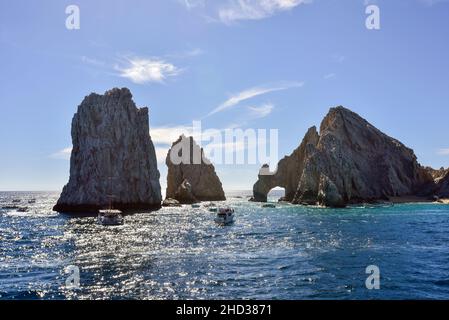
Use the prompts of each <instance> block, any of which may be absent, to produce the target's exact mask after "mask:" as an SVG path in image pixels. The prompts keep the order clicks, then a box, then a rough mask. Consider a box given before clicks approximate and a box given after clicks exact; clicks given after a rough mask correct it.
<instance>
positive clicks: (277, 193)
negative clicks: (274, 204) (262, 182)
mask: <svg viewBox="0 0 449 320" xmlns="http://www.w3.org/2000/svg"><path fill="white" fill-rule="evenodd" d="M284 197H285V188H283V187H274V188H273V189H271V190H270V191H269V192H268V194H267V201H268V200H273V199H274V200H275V201H278V200H279V199H284Z"/></svg>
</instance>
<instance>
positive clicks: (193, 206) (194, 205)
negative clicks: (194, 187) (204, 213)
mask: <svg viewBox="0 0 449 320" xmlns="http://www.w3.org/2000/svg"><path fill="white" fill-rule="evenodd" d="M200 207H201V205H200V204H199V203H194V204H192V208H200Z"/></svg>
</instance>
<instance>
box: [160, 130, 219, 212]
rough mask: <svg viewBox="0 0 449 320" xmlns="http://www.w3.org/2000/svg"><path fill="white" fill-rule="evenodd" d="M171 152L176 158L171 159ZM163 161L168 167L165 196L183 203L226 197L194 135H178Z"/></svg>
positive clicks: (217, 199) (212, 167) (213, 169)
mask: <svg viewBox="0 0 449 320" xmlns="http://www.w3.org/2000/svg"><path fill="white" fill-rule="evenodd" d="M186 151H187V152H186ZM183 152H184V153H183ZM172 156H173V157H175V158H177V159H176V160H179V161H173V160H174V159H172ZM165 163H166V165H167V167H168V174H167V191H166V198H167V199H174V200H177V201H178V202H179V203H183V204H189V203H195V202H199V201H222V200H226V197H225V193H224V191H223V186H222V184H221V181H220V179H219V178H218V176H217V174H216V172H215V168H214V166H213V164H212V163H210V162H209V160H208V159H207V158H205V156H204V151H203V149H202V148H200V147H199V146H198V145H197V143H196V142H195V141H194V139H193V137H186V136H184V135H182V136H180V137H179V139H178V140H176V141H175V142H174V143H173V145H172V147H171V148H170V150H169V151H168V153H167V158H166V160H165ZM166 201H167V200H166Z"/></svg>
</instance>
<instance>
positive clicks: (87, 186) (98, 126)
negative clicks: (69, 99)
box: [53, 88, 162, 212]
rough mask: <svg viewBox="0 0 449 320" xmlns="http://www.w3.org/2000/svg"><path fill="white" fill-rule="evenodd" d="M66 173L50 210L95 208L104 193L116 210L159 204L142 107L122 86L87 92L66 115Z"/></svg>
mask: <svg viewBox="0 0 449 320" xmlns="http://www.w3.org/2000/svg"><path fill="white" fill-rule="evenodd" d="M72 144H73V149H72V153H71V158H70V179H69V182H68V184H67V185H66V186H65V187H64V189H63V191H62V194H61V196H60V198H59V200H58V202H57V204H56V205H55V206H54V208H53V210H54V211H58V212H97V211H98V210H100V209H104V208H107V206H108V204H109V197H113V206H114V208H115V209H119V210H122V211H129V210H153V209H159V208H160V206H161V200H162V195H161V186H160V183H159V177H160V175H159V171H158V169H157V160H156V153H155V149H154V145H153V142H152V141H151V138H150V135H149V118H148V108H140V109H139V108H137V107H136V105H135V103H134V101H133V100H132V95H131V92H130V91H129V90H128V89H127V88H122V89H118V88H114V89H112V90H110V91H107V92H106V93H105V94H103V95H99V94H95V93H92V94H90V95H89V96H87V97H85V98H84V100H83V102H82V103H81V104H80V105H79V106H78V111H77V112H76V114H75V115H74V117H73V120H72Z"/></svg>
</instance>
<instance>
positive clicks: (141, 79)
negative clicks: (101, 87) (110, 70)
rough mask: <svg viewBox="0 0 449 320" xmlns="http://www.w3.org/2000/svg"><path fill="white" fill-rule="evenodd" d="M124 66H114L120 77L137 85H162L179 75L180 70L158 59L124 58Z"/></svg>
mask: <svg viewBox="0 0 449 320" xmlns="http://www.w3.org/2000/svg"><path fill="white" fill-rule="evenodd" d="M125 60H126V61H125V66H118V65H116V66H115V70H116V71H118V72H119V75H120V76H121V77H124V78H127V79H129V80H131V81H132V82H134V83H137V84H146V83H152V82H156V83H163V82H164V81H165V80H166V79H167V78H172V77H175V76H177V75H179V74H180V73H181V69H179V68H178V67H176V66H175V65H173V64H172V63H169V62H167V61H165V60H163V59H160V58H139V57H133V58H126V59H125Z"/></svg>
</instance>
